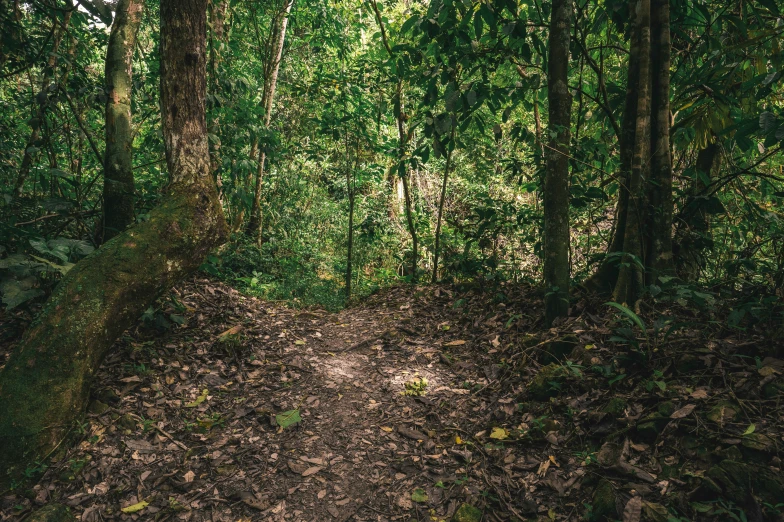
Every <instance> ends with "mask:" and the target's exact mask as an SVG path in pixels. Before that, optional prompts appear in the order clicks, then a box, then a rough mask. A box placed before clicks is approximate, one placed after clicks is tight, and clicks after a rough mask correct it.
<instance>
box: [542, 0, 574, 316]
mask: <svg viewBox="0 0 784 522" xmlns="http://www.w3.org/2000/svg"><path fill="white" fill-rule="evenodd" d="M571 20H572V0H553V6H552V15H551V20H550V37H549V42H548V45H549V50H550V52H549V56H548V63H547V97H548V101H549V124H548V127H549V136H550V140H549V141H550V143H549V145H548V146H547V154H546V158H547V170H546V173H545V180H544V201H543V203H544V284H545V292H546V294H545V323H546V324H547V325H548V326H549V325H550V324H552V322H553V320H554V319H556V318H558V317H564V316H566V314H567V312H568V310H569V141H570V139H571V111H572V95H571V93H570V92H569V86H568V73H569V43H570V34H571Z"/></svg>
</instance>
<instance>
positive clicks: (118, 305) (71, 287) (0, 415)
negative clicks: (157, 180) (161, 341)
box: [0, 0, 227, 489]
mask: <svg viewBox="0 0 784 522" xmlns="http://www.w3.org/2000/svg"><path fill="white" fill-rule="evenodd" d="M206 11H207V0H162V1H161V31H160V35H161V36H160V38H161V113H162V114H161V115H162V126H163V136H164V145H165V148H166V162H167V165H168V170H169V180H170V183H169V185H168V187H167V190H166V195H165V196H164V197H163V199H162V201H161V204H160V205H159V206H158V207H156V208H155V209H153V210H152V211H151V212H150V219H149V220H147V221H145V222H143V223H139V224H138V225H136V226H134V227H131V228H130V229H128V230H126V231H125V232H123V233H121V234H119V235H117V236H115V237H114V239H112V240H110V241H109V242H107V243H105V244H104V245H103V246H102V247H101V248H100V249H99V250H98V251H96V252H95V253H94V254H92V255H91V256H89V257H88V258H87V259H85V260H84V261H82V262H80V263H78V264H77V265H76V266H75V267H74V268H73V269H71V271H70V272H69V273H68V274H67V275H66V276H65V277H64V278H63V280H62V281H61V282H60V284H59V285H58V286H57V288H56V289H55V291H54V293H53V294H52V297H51V298H50V299H49V301H48V302H47V304H46V306H45V307H44V309H43V311H42V312H41V314H40V316H39V317H38V318H37V319H36V321H35V322H34V323H33V324H32V325H31V326H30V328H29V329H28V330H27V331H26V332H25V334H24V336H23V338H22V341H21V343H20V345H19V346H18V347H17V348H16V349H15V350H14V352H13V353H12V355H11V357H10V359H9V361H8V363H7V364H6V366H5V368H4V369H3V371H2V374H0V447H2V448H3V451H2V452H0V470H3V471H1V472H0V489H2V486H4V485H8V483H9V482H10V480H11V478H12V477H18V476H20V475H21V474H22V472H23V471H24V469H25V467H26V466H27V465H28V464H29V463H32V462H35V461H45V460H46V459H47V458H48V457H49V456H50V455H52V454H53V453H54V452H55V451H56V450H57V449H58V448H59V447H60V446H61V445H63V444H66V443H67V439H68V436H69V434H70V433H71V432H72V431H73V428H74V427H75V426H76V421H77V420H78V418H79V417H80V416H81V415H82V414H83V412H84V410H85V406H86V401H87V398H88V390H89V386H90V382H91V379H92V376H93V375H94V373H95V372H96V371H97V369H98V368H99V366H100V364H101V361H102V360H103V358H104V356H105V355H106V353H107V352H108V351H109V349H110V348H111V346H112V344H113V343H114V341H115V340H116V339H117V338H118V337H119V336H120V335H121V334H122V333H123V332H124V331H125V330H126V329H127V328H128V327H129V326H131V325H133V324H134V322H136V321H137V320H138V318H139V316H140V315H141V314H142V312H143V311H144V309H145V308H147V307H148V306H149V305H150V303H152V302H153V301H154V300H155V299H156V298H157V297H158V296H160V295H161V294H162V293H163V292H164V291H166V290H167V289H169V288H170V287H171V286H172V285H173V284H175V283H176V282H178V281H180V280H181V279H182V278H183V277H185V276H187V275H188V274H190V273H192V272H193V271H195V270H196V269H197V268H198V267H199V264H200V263H201V262H202V260H203V259H204V257H205V256H206V255H207V253H209V251H210V250H211V249H212V248H214V247H215V246H217V245H219V244H220V243H222V242H223V241H224V239H225V237H226V235H227V231H226V223H225V220H224V218H223V211H222V209H221V207H220V204H219V202H218V195H217V191H216V189H215V182H214V181H213V179H212V176H211V175H210V165H209V150H208V144H207V125H206V118H205V94H206V63H205V61H206Z"/></svg>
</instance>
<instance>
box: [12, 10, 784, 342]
mask: <svg viewBox="0 0 784 522" xmlns="http://www.w3.org/2000/svg"><path fill="white" fill-rule="evenodd" d="M280 4H281V2H280V1H278V2H267V3H255V4H254V3H250V4H237V5H232V7H231V16H230V17H229V18H227V19H226V20H225V25H226V29H227V30H226V33H225V34H226V37H225V39H224V40H219V39H218V38H216V37H215V36H216V35H215V34H214V33H212V32H211V33H210V38H211V41H210V48H209V51H208V52H209V53H210V56H209V59H208V76H209V78H208V96H207V112H208V114H207V122H208V133H209V136H208V137H209V143H210V150H211V155H212V159H213V175H214V176H215V177H216V179H217V180H218V181H219V182H220V191H221V195H222V201H223V204H224V210H225V212H226V214H227V216H228V218H229V221H230V222H231V223H232V225H233V228H234V230H235V232H236V234H235V235H234V237H233V239H232V242H231V244H230V245H229V246H228V247H227V248H226V249H225V250H223V251H221V252H217V253H214V254H213V255H212V256H211V258H210V259H209V260H208V261H207V262H206V263H205V264H204V266H203V269H204V271H205V272H206V273H208V274H210V275H212V276H214V277H219V278H222V279H224V280H226V281H227V282H229V283H231V284H236V285H237V286H238V287H240V288H241V289H242V290H243V291H246V292H248V293H251V294H254V295H258V296H261V297H264V298H267V299H274V300H285V301H288V302H291V303H293V304H295V305H298V306H323V307H325V308H328V309H331V310H335V309H338V308H340V307H342V306H344V305H345V302H344V301H345V299H344V297H343V295H342V294H343V292H344V285H345V280H344V278H345V272H346V268H347V266H346V264H347V263H346V261H347V259H346V258H347V247H348V212H349V208H350V206H352V204H353V208H354V210H355V214H356V215H355V219H354V227H353V230H352V231H351V232H352V235H353V237H354V245H353V250H354V252H353V255H352V257H353V263H352V264H353V270H352V286H353V288H354V292H353V293H354V294H355V295H356V296H357V297H359V298H361V297H362V296H365V295H368V294H369V293H371V292H373V291H375V290H376V289H378V288H380V287H383V286H388V285H392V284H398V283H401V282H405V281H411V280H413V276H414V275H415V274H412V273H411V270H410V261H411V258H412V254H413V252H412V250H413V245H412V241H411V238H410V236H409V231H408V222H407V219H406V215H405V211H404V208H405V206H404V198H403V193H402V185H401V179H400V177H401V176H405V177H406V178H407V182H408V184H409V186H410V192H411V194H410V199H411V208H412V215H411V219H412V223H413V227H414V230H415V231H416V233H417V235H418V238H419V248H418V250H419V259H420V264H419V267H418V271H420V272H423V273H427V272H429V271H430V270H431V269H432V262H433V250H434V244H435V237H434V229H435V221H436V216H437V207H438V199H439V195H440V189H441V180H442V179H443V178H442V176H443V171H444V168H445V155H446V154H447V152H449V151H451V154H452V166H453V168H452V169H451V173H450V180H449V182H448V184H447V187H446V189H447V190H446V200H445V209H444V219H443V224H442V230H441V237H440V248H439V250H440V257H441V261H440V267H441V273H440V275H441V278H442V279H443V280H445V281H456V282H460V281H468V280H478V281H481V282H482V284H483V285H489V287H491V288H492V287H494V285H495V284H497V283H499V282H502V281H523V280H526V281H532V282H538V281H540V279H541V266H542V259H541V255H542V248H541V245H542V234H541V230H542V219H543V216H542V208H541V204H540V197H541V192H542V190H543V164H544V155H545V153H546V149H545V147H544V146H543V143H542V142H543V141H546V138H547V136H543V135H542V133H544V132H546V130H547V114H548V111H547V109H548V107H547V99H546V98H547V89H546V84H545V78H546V74H545V71H546V66H547V60H548V51H547V38H548V31H547V26H548V24H549V17H550V3H549V2H546V1H545V2H534V3H533V4H530V3H523V4H521V3H516V2H511V1H506V0H504V1H500V2H484V1H480V0H467V1H462V2H453V1H449V0H434V1H431V2H425V3H421V2H398V1H395V0H390V1H382V2H376V3H375V5H376V6H377V8H378V14H377V13H376V12H375V10H374V8H373V5H374V3H370V2H364V3H360V4H355V3H351V2H345V1H342V0H340V1H337V2H332V3H329V4H325V3H323V2H316V3H304V4H297V5H295V7H294V9H293V11H292V16H291V17H290V20H289V31H288V32H287V35H286V41H285V45H284V52H283V62H282V64H281V67H280V74H279V81H278V92H277V94H276V96H275V99H274V103H273V108H272V111H273V113H272V115H271V116H272V118H271V125H270V126H269V127H267V126H266V125H264V124H263V123H262V122H263V121H264V116H265V111H266V108H265V107H264V105H263V104H262V99H261V93H262V91H263V87H264V85H265V82H267V81H268V80H269V75H270V70H271V69H270V67H269V65H270V61H271V59H272V56H271V51H272V48H271V46H270V42H271V41H272V40H273V38H272V36H273V32H274V31H273V28H274V27H275V25H274V23H273V22H274V20H276V18H277V16H278V13H279V11H280V8H281V5H280ZM671 9H672V12H671V18H672V23H671V28H672V39H673V44H672V45H673V66H672V74H671V83H672V110H673V118H674V120H673V126H672V142H673V157H674V174H675V176H674V185H673V193H674V196H675V203H676V205H675V212H674V215H675V218H674V225H675V243H676V249H675V254H676V256H677V255H680V254H681V253H683V251H684V250H686V249H687V247H690V245H696V246H697V247H698V249H699V250H701V251H702V252H703V255H701V256H698V257H699V259H697V260H696V261H695V262H694V274H695V275H696V279H695V278H689V279H690V280H689V282H688V283H685V282H682V281H678V280H675V281H671V282H662V281H657V282H656V283H655V284H653V285H651V284H649V285H648V287H647V290H648V292H647V294H648V296H649V297H651V298H653V299H655V300H656V301H657V302H662V303H668V304H675V305H677V306H696V307H699V308H701V309H712V308H713V307H715V306H717V303H718V302H719V301H721V300H722V299H727V298H729V299H731V300H732V302H733V303H734V304H733V306H734V310H733V312H732V315H731V324H732V326H734V327H737V328H746V327H748V326H749V325H751V324H755V323H759V322H764V321H768V322H771V324H773V323H774V322H775V321H776V320H778V319H780V318H781V302H780V296H781V292H782V289H783V288H784V250H782V245H784V216H783V215H782V213H781V212H779V208H780V205H781V200H782V198H783V197H784V178H782V173H781V168H782V161H781V154H780V147H781V143H782V141H783V140H784V107H783V106H782V101H781V100H782V80H783V79H784V52H783V51H782V46H781V35H782V29H781V26H780V23H779V22H778V21H777V20H778V17H779V16H780V14H781V12H782V11H783V9H782V2H781V0H765V1H760V2H741V3H738V2H729V1H720V2H718V3H716V2H713V3H711V2H707V1H705V0H695V1H693V2H674V3H671ZM101 18H105V14H102V13H100V12H94V13H93V12H85V11H83V10H76V11H73V12H72V13H71V19H70V22H69V26H68V33H67V38H65V39H63V41H62V43H61V45H60V48H59V49H58V50H57V52H55V53H51V51H52V50H53V49H52V45H53V38H52V35H51V28H52V27H54V25H56V24H59V23H61V22H63V21H64V12H63V11H61V10H58V9H54V8H51V7H49V6H47V5H44V4H37V3H36V4H31V5H30V6H29V9H23V10H22V11H21V12H20V15H19V17H18V19H15V20H14V21H13V23H12V24H11V26H10V27H9V28H8V31H3V40H2V47H0V49H2V51H1V52H2V53H3V55H2V56H3V59H4V61H2V62H0V182H2V187H4V188H3V189H2V192H3V194H2V196H3V198H2V199H0V244H2V245H3V247H4V248H3V249H2V250H0V292H2V298H3V301H4V304H5V306H7V307H9V308H13V307H17V306H20V305H24V304H29V303H31V302H34V300H35V299H36V298H40V297H43V296H45V295H46V294H47V293H48V291H49V289H50V288H51V286H52V285H53V284H54V283H56V281H57V280H59V278H60V276H61V275H62V273H63V272H65V271H67V270H68V268H69V267H70V266H71V265H70V264H71V263H75V262H77V261H78V260H79V259H81V258H82V257H84V255H86V254H87V253H88V252H87V250H89V248H91V247H94V246H97V245H94V244H93V240H94V238H95V237H97V235H98V234H97V231H98V230H99V229H100V225H101V218H100V216H101V186H102V183H101V175H102V165H101V163H102V158H101V157H100V155H101V151H102V150H103V139H104V131H103V129H104V121H103V119H104V116H103V110H104V105H105V102H106V91H105V85H104V83H105V82H104V79H103V66H104V64H103V60H104V56H105V49H106V42H107V31H105V28H104V27H103V25H102V22H100V20H101ZM629 19H630V16H629V7H628V2H626V1H621V0H612V1H608V2H581V3H578V9H576V11H575V27H574V31H573V36H574V41H573V42H572V60H571V63H570V69H569V75H570V77H569V87H570V90H571V92H572V94H573V96H574V103H573V110H574V114H573V118H572V129H571V130H572V132H571V135H572V143H571V144H570V174H571V182H570V203H571V210H570V220H571V225H572V248H571V268H572V270H571V272H572V275H573V277H574V278H575V279H576V280H580V279H583V278H585V277H586V276H588V275H590V274H591V273H592V272H593V271H594V269H595V267H596V266H597V263H599V262H601V261H603V260H606V259H608V255H609V256H610V257H609V260H610V261H617V262H618V263H629V262H632V263H635V264H636V263H638V262H640V260H639V259H630V258H629V257H628V256H621V255H619V254H618V253H609V254H608V253H607V244H608V242H609V239H610V235H611V229H612V222H613V219H614V218H613V216H614V213H613V208H614V206H615V204H616V202H617V199H618V195H619V194H620V193H621V185H622V182H623V181H622V179H621V177H619V176H618V172H619V165H620V158H619V139H620V136H619V135H618V134H619V132H618V131H619V129H620V125H621V123H622V121H623V117H624V115H623V111H624V100H625V88H626V76H627V70H628V48H629V38H630V31H629V27H628V20H629ZM157 25H158V6H157V5H154V4H148V5H146V7H145V10H144V12H143V17H142V23H141V28H140V31H139V41H138V44H137V46H136V49H135V50H134V63H133V73H134V80H133V92H132V105H133V128H134V161H133V163H134V175H135V178H136V190H135V195H136V208H137V220H138V221H143V220H145V219H146V218H147V215H148V212H149V210H150V209H151V208H152V207H153V206H154V205H155V204H156V203H157V201H158V199H159V197H160V195H161V193H162V190H163V188H164V186H165V183H166V172H165V161H164V155H163V144H162V135H161V131H160V118H159V98H158V84H159V70H160V66H159V63H158V44H159V42H158V31H157ZM210 27H211V28H212V27H214V24H213V23H212V21H211V25H210ZM4 29H5V28H4ZM382 30H383V34H384V35H385V37H386V45H388V48H387V46H386V45H385V43H384V39H383V38H382ZM211 31H212V29H211ZM50 54H51V55H52V56H55V58H56V59H55V61H54V65H53V66H52V67H48V66H46V65H45V63H46V60H45V59H44V58H43V57H49V56H50ZM47 78H48V80H47V81H46V82H45V80H46V79H47ZM398 121H402V122H403V131H404V134H405V135H404V136H403V141H404V143H403V145H402V146H401V144H400V142H399V140H400V136H399V135H398V132H399V128H398ZM33 129H38V131H36V132H37V134H36V132H34V131H33ZM34 135H35V136H34ZM711 145H715V146H717V147H718V148H719V151H720V152H719V154H718V156H719V159H718V160H717V161H716V164H715V168H714V169H713V170H712V171H711V172H701V171H700V170H699V169H697V167H696V163H697V159H698V156H699V154H700V152H701V151H704V150H705V149H706V147H708V146H711ZM93 146H95V149H96V150H97V154H96V150H93ZM25 151H27V152H28V153H29V156H30V157H31V158H32V163H31V168H30V172H29V175H28V176H27V178H26V179H24V180H23V183H22V187H21V188H22V191H21V192H22V197H18V196H17V194H15V193H13V191H12V189H13V187H14V185H15V184H16V182H17V178H18V174H19V172H20V163H21V158H22V157H23V155H24V153H25ZM258 152H263V153H264V154H265V157H266V164H265V173H264V178H263V180H262V183H261V186H262V193H261V201H262V203H261V208H262V238H261V239H262V241H261V247H258V246H257V245H256V244H255V243H253V242H251V241H248V240H246V239H245V238H244V235H243V234H242V233H241V231H242V230H243V228H244V226H245V225H246V224H247V220H248V217H249V214H250V209H251V205H252V201H253V192H254V185H255V181H256V180H255V176H256V173H257V172H258V154H257V153H258ZM695 215H697V216H703V217H704V218H705V219H703V222H704V225H701V226H695V223H694V219H693V217H694V216H695ZM20 256H21V257H20ZM32 256H35V257H32ZM613 256H614V257H613ZM657 275H658V274H657ZM678 275H679V276H683V274H678ZM668 277H669V275H668ZM706 286H710V287H711V288H712V290H711V291H710V292H707V291H705V287H706ZM619 312H620V313H622V314H624V315H625V316H626V317H627V318H628V319H629V320H630V321H631V322H632V323H633V324H635V326H636V327H638V328H640V325H639V324H636V321H634V318H633V317H632V316H630V315H628V314H627V313H626V312H624V311H623V310H620V309H619ZM174 315H179V314H176V313H175V314H174ZM172 319H173V318H167V321H170V322H171V320H172ZM175 322H176V321H175Z"/></svg>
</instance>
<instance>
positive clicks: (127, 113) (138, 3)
mask: <svg viewBox="0 0 784 522" xmlns="http://www.w3.org/2000/svg"><path fill="white" fill-rule="evenodd" d="M143 8H144V0H120V1H119V2H118V3H117V11H116V14H115V17H114V23H113V24H112V32H111V34H110V35H109V44H108V46H107V49H106V68H105V78H106V89H107V91H108V93H109V95H108V99H107V100H106V150H105V152H104V160H103V164H104V176H103V240H104V241H107V240H109V239H111V238H113V237H114V236H116V235H117V234H119V233H120V232H122V231H123V230H125V229H126V228H128V227H129V226H130V225H131V224H132V223H133V222H134V219H135V215H134V181H133V132H132V129H131V91H132V87H133V72H132V66H133V52H134V50H135V49H136V34H137V32H138V30H139V22H140V21H141V15H142V9H143Z"/></svg>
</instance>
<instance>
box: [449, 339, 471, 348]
mask: <svg viewBox="0 0 784 522" xmlns="http://www.w3.org/2000/svg"><path fill="white" fill-rule="evenodd" d="M465 343H466V342H465V341H464V340H462V339H458V340H456V341H449V342H448V343H444V346H462V345H464V344H465Z"/></svg>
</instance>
